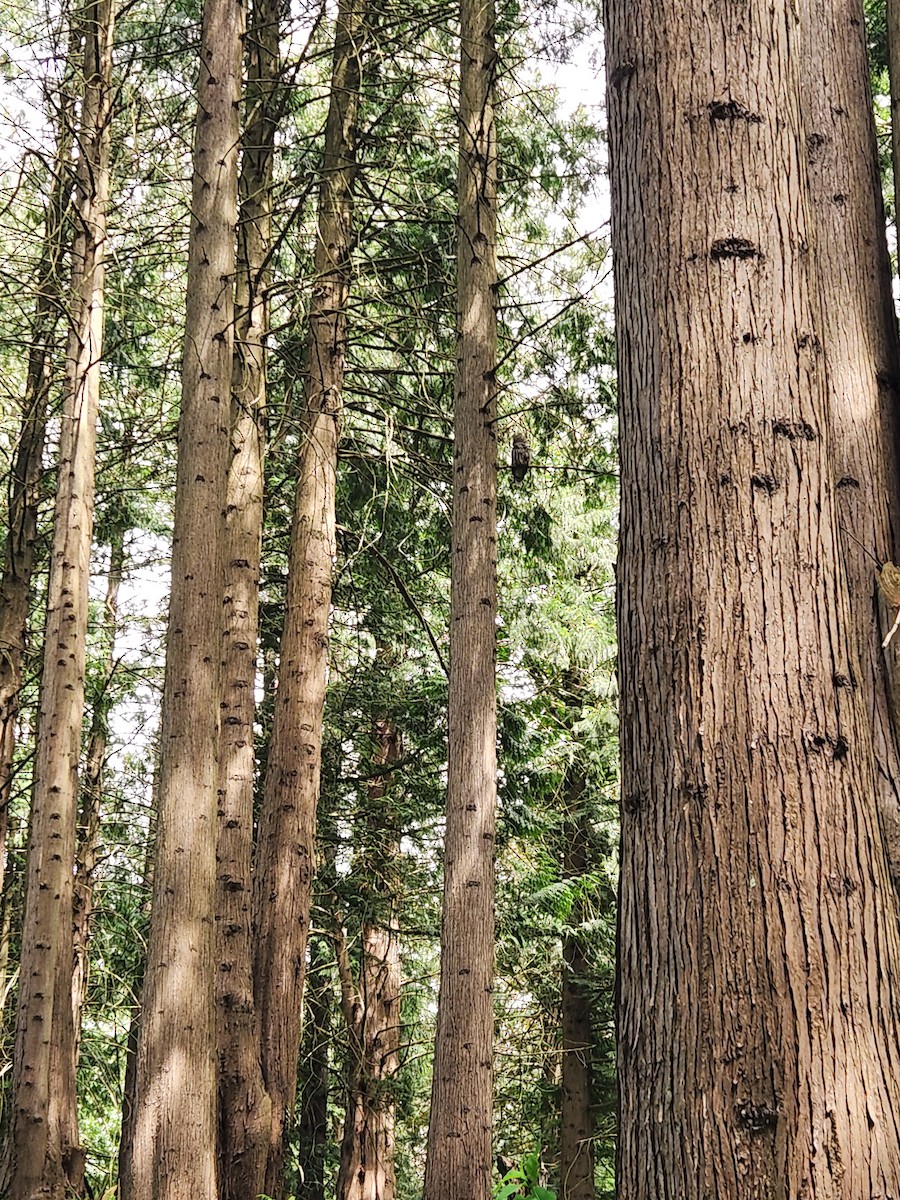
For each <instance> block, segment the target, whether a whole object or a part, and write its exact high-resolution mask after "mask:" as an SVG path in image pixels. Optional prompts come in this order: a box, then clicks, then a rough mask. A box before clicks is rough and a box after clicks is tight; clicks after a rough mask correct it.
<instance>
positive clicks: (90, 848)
mask: <svg viewBox="0 0 900 1200" xmlns="http://www.w3.org/2000/svg"><path fill="white" fill-rule="evenodd" d="M124 566H125V529H124V528H123V527H121V526H119V527H117V528H116V529H114V530H113V533H112V539H111V545H110V552H109V574H108V575H107V578H106V603H105V604H104V608H103V640H104V642H105V649H104V657H105V662H104V669H103V679H104V682H103V691H102V692H101V694H100V695H99V696H98V697H97V700H96V702H95V704H94V710H93V713H92V714H91V729H90V734H89V735H88V746H87V754H86V755H85V759H84V780H83V783H82V788H81V818H80V820H79V823H78V836H77V850H76V855H75V882H74V905H73V914H74V915H73V931H72V932H73V943H74V963H73V969H72V1025H73V1029H74V1038H73V1039H72V1048H73V1053H74V1059H75V1061H74V1064H73V1070H74V1069H75V1068H77V1066H78V1058H79V1053H80V1049H81V1015H82V1011H83V1009H84V1003H85V1000H86V998H87V986H88V961H89V956H88V947H89V943H90V937H91V918H92V916H93V912H94V870H95V869H96V866H97V847H98V842H99V836H100V815H101V805H102V800H103V771H104V767H105V764H106V745H107V741H108V738H109V699H108V696H107V691H108V689H109V687H110V685H111V683H112V677H113V670H114V657H113V656H114V653H115V643H116V625H117V620H118V613H119V588H120V586H121V584H122V571H123V569H124Z"/></svg>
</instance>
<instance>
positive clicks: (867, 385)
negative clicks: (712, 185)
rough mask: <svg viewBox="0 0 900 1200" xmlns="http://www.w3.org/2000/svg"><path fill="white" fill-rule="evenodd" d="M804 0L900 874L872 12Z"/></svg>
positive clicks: (869, 670) (891, 474)
mask: <svg viewBox="0 0 900 1200" xmlns="http://www.w3.org/2000/svg"><path fill="white" fill-rule="evenodd" d="M800 11H801V16H802V21H801V35H802V42H803V60H804V64H805V65H804V69H803V75H802V86H803V91H802V97H801V99H802V105H803V116H804V124H805V129H806V146H807V154H808V159H809V181H810V193H811V197H812V204H813V217H814V219H815V223H816V265H817V267H818V276H819V282H820V296H821V306H822V326H821V333H820V335H819V336H820V339H821V341H822V345H823V347H824V351H825V367H826V371H827V378H828V403H829V407H830V412H831V427H832V437H831V453H832V459H833V479H834V487H835V491H836V495H837V498H838V515H839V519H840V523H841V526H842V529H841V532H842V535H843V537H842V542H843V547H844V563H845V570H846V573H847V580H848V584H849V587H850V612H851V616H852V619H853V622H854V627H855V633H856V644H855V646H854V650H855V656H856V657H857V658H858V661H859V664H860V667H861V675H860V678H859V680H858V682H859V684H860V686H861V687H862V688H863V692H864V695H865V697H866V699H867V702H868V705H869V714H870V722H871V728H872V735H873V744H874V749H875V764H876V775H875V780H876V786H877V794H878V802H879V814H880V816H881V826H882V832H883V834H884V836H885V841H886V844H887V848H888V859H889V863H890V867H891V874H892V875H893V878H894V883H895V885H897V886H900V755H898V744H897V732H898V724H900V659H898V657H897V654H898V646H894V645H891V646H889V647H888V648H887V650H882V646H881V643H882V640H883V639H884V636H885V634H886V633H887V632H888V630H889V629H890V627H891V625H892V624H893V620H894V615H895V610H894V609H892V608H890V606H889V605H888V604H887V602H886V601H885V599H884V598H883V597H882V596H881V594H880V591H879V588H878V584H877V568H876V565H875V563H874V562H873V561H872V556H873V555H874V556H875V557H876V558H877V559H878V560H879V561H881V562H885V561H890V562H895V563H896V562H897V561H898V560H900V481H898V465H900V415H898V414H900V348H898V342H897V318H896V315H895V313H894V304H893V299H892V295H891V269H890V260H889V257H888V251H887V243H886V240H885V235H884V207H883V204H882V197H881V177H880V172H879V167H878V153H877V148H876V143H875V125H874V120H873V116H872V97H871V94H870V89H869V67H868V59H867V55H866V39H865V24H864V18H863V11H862V4H861V3H860V0H805V2H804V4H803V5H802V6H801V10H800ZM794 436H795V437H802V436H803V433H802V431H799V430H797V431H794ZM854 539H855V540H854ZM898 645H900V644H898Z"/></svg>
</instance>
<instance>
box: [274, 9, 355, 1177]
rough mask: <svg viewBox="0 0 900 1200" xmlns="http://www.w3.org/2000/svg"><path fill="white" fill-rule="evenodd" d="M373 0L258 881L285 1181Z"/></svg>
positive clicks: (343, 194)
mask: <svg viewBox="0 0 900 1200" xmlns="http://www.w3.org/2000/svg"><path fill="white" fill-rule="evenodd" d="M365 34H366V25H365V4H364V0H341V3H340V4H339V7H338V14H337V24H336V29H335V42H334V57H333V63H332V81H331V98H330V102H329V110H328V119H327V124H326V130H325V155H324V163H323V176H322V186H321V191H320V194H319V211H318V222H317V237H316V251H315V282H314V286H313V292H312V300H311V309H310V314H309V338H308V344H307V377H306V385H305V415H304V428H303V446H302V449H301V453H300V464H299V472H298V478H297V490H296V495H295V499H294V514H293V523H292V530H291V549H290V566H289V578H288V584H287V600H286V605H285V619H284V631H283V634H282V640H281V656H280V664H279V671H278V690H277V692H276V695H275V711H274V716H273V725H272V734H271V740H270V744H269V754H268V761H267V764H266V778H265V788H264V797H263V804H262V811H261V814H260V821H259V831H258V837H257V859H256V873H255V881H254V926H255V929H256V957H255V963H254V982H255V989H256V1003H257V1012H258V1016H259V1021H260V1033H261V1046H262V1050H261V1060H262V1069H263V1079H264V1081H265V1085H266V1090H267V1091H268V1093H269V1096H270V1097H271V1101H272V1121H271V1133H270V1141H269V1152H268V1162H267V1166H266V1176H265V1191H266V1194H267V1195H268V1196H272V1197H274V1198H275V1200H279V1198H280V1197H281V1196H282V1195H283V1192H284V1139H285V1132H286V1127H287V1126H289V1125H290V1124H291V1123H292V1122H293V1114H294V1108H295V1099H296V1096H295V1093H296V1088H297V1055H298V1051H299V1045H300V1020H301V1012H302V1000H303V981H304V974H305V969H306V944H307V937H308V930H309V915H310V903H311V888H312V876H313V861H314V843H315V826H316V805H317V801H318V795H319V778H320V771H321V747H322V721H323V714H324V705H325V687H326V680H327V674H328V620H329V611H330V606H331V577H332V567H333V563H334V555H335V529H334V523H335V515H334V511H335V484H336V476H337V447H338V436H339V422H340V413H341V402H342V390H343V382H344V356H345V349H346V324H347V314H346V308H347V299H348V296H349V291H350V252H351V249H352V236H353V235H352V216H353V182H354V177H355V174H356V120H357V113H358V109H359V84H360V70H361V58H362V54H363V49H364V41H365Z"/></svg>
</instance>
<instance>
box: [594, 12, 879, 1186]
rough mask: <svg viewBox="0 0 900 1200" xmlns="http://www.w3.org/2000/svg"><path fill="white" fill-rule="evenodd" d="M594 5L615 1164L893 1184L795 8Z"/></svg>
mask: <svg viewBox="0 0 900 1200" xmlns="http://www.w3.org/2000/svg"><path fill="white" fill-rule="evenodd" d="M698 30H702V31H703V36H702V37H698V36H697V31H698ZM606 31H607V64H608V112H609V130H610V158H611V165H612V171H611V178H612V198H613V250H614V262H615V284H616V306H617V312H616V330H617V339H618V366H619V396H620V413H621V431H620V433H621V436H620V446H621V463H622V508H621V530H622V534H621V543H620V549H619V557H618V564H619V595H618V608H619V612H618V616H619V649H620V654H619V681H620V689H621V731H622V742H621V746H622V750H621V752H622V796H623V816H622V851H621V856H622V857H621V897H620V910H619V914H620V915H619V922H620V923H619V980H620V984H619V986H620V1003H619V1083H620V1105H621V1126H620V1133H619V1142H618V1187H619V1189H620V1192H621V1194H622V1195H623V1196H628V1197H629V1200H643V1198H646V1200H658V1197H660V1196H663V1195H667V1196H677V1197H679V1200H708V1197H710V1196H722V1197H724V1196H737V1195H747V1196H750V1195H754V1196H785V1197H800V1196H804V1197H806V1198H807V1200H817V1198H824V1197H828V1198H829V1200H830V1198H833V1197H838V1196H840V1197H845V1198H847V1200H850V1198H856V1197H859V1198H860V1200H861V1198H862V1197H872V1196H877V1195H891V1194H894V1193H896V1192H897V1191H898V1189H900V1127H898V1116H900V1109H898V1103H900V1097H898V1067H900V1051H898V1044H897V1023H896V1018H895V1014H894V1004H895V997H894V996H893V995H892V981H893V979H895V978H896V973H897V969H898V966H900V963H898V958H897V953H898V945H897V931H896V919H895V909H894V897H893V890H892V888H891V885H890V880H889V876H888V870H887V864H886V860H885V857H884V854H883V850H882V845H881V839H880V834H879V829H878V821H877V814H876V811H875V802H874V787H873V785H874V755H873V749H872V737H871V723H870V719H869V714H868V709H867V705H866V703H865V698H864V696H863V695H862V694H861V692H862V689H859V688H854V687H852V686H851V684H852V681H853V680H854V679H855V678H857V679H858V678H859V675H858V672H859V666H858V663H857V661H856V657H855V648H856V639H855V633H854V630H853V627H852V625H851V621H850V614H849V611H848V609H849V604H848V589H847V583H846V578H845V576H844V571H843V565H842V558H843V555H842V551H841V544H842V541H841V538H842V535H841V532H840V530H839V528H838V523H839V516H838V512H837V508H836V504H835V502H834V498H833V491H832V486H831V462H832V455H831V452H830V447H829V441H828V435H829V412H828V393H827V388H826V379H825V376H824V370H823V354H822V351H824V357H825V361H827V355H828V350H829V347H828V344H827V342H825V341H824V339H823V334H824V326H823V323H822V320H821V315H820V312H819V307H818V280H817V276H816V262H815V252H814V248H815V245H816V242H817V238H816V237H815V236H814V230H813V229H812V228H811V227H810V224H809V214H810V203H809V199H810V198H809V193H808V190H807V188H808V185H807V162H806V155H807V146H806V135H807V128H806V126H805V124H804V122H803V120H802V118H801V111H800V94H801V86H802V78H801V75H802V72H804V71H805V70H806V65H807V64H806V60H805V58H804V55H803V53H802V43H801V39H800V30H799V28H798V20H797V6H796V5H795V4H794V3H793V0H775V2H774V3H772V4H769V5H767V6H749V7H748V6H740V7H732V8H728V9H723V10H722V11H721V12H720V13H718V14H717V18H716V20H715V21H710V20H709V9H708V6H707V5H706V4H705V3H702V2H701V0H678V2H677V3H676V2H675V0H661V2H660V3H658V4H657V5H656V6H655V7H654V10H653V12H652V13H650V12H649V10H648V9H647V8H646V7H645V6H642V5H635V4H631V3H626V2H625V0H607V5H606Z"/></svg>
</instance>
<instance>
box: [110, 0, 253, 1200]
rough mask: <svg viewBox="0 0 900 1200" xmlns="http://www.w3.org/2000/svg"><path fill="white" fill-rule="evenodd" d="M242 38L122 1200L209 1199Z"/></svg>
mask: <svg viewBox="0 0 900 1200" xmlns="http://www.w3.org/2000/svg"><path fill="white" fill-rule="evenodd" d="M242 34H243V10H242V8H241V5H240V4H239V3H237V2H236V0H206V3H205V5H204V9H203V24H202V28H201V33H200V80H199V90H198V119H197V130H196V140H195V144H194V177H193V195H192V221H191V236H190V248H189V257H188V281H187V310H186V325H185V352H184V362H183V367H182V404H181V421H180V425H179V444H178V475H177V482H176V491H175V530H174V538H173V545H172V593H171V599H170V603H169V627H168V642H167V647H166V676H165V684H164V688H163V703H162V725H161V734H160V745H161V755H160V767H159V812H158V827H157V829H158V832H157V851H156V862H155V868H154V873H153V909H152V919H151V925H150V940H149V945H148V950H147V967H146V973H145V978H144V990H143V1005H142V1013H141V1026H140V1035H139V1047H138V1057H137V1072H136V1084H135V1112H134V1123H133V1130H134V1132H133V1139H132V1148H131V1157H130V1162H129V1163H128V1171H129V1174H128V1175H127V1176H126V1178H125V1180H124V1194H125V1196H126V1197H128V1198H129V1200H210V1198H211V1197H213V1196H214V1195H215V1193H216V1060H215V1035H216V1030H215V996H214V989H215V970H214V964H215V961H216V958H215V951H216V945H215V921H214V916H215V901H216V821H217V788H218V751H219V706H220V704H221V700H222V691H221V657H222V593H223V580H224V563H223V548H224V520H223V509H224V505H225V478H226V470H227V465H228V461H229V455H228V450H229V434H230V428H229V427H230V395H231V378H232V367H233V363H232V355H233V350H234V323H233V312H234V305H233V299H234V298H233V286H234V270H235V226H236V220H237V147H238V138H239V120H238V102H239V98H240V76H241V38H242Z"/></svg>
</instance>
